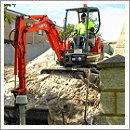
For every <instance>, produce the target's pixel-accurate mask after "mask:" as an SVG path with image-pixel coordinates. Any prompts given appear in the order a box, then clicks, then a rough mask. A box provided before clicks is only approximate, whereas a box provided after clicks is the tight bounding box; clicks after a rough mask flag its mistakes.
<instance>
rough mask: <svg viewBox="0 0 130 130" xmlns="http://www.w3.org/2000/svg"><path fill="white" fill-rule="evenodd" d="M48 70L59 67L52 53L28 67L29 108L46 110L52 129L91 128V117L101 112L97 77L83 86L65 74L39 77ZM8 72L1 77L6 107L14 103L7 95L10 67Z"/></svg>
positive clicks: (10, 86)
mask: <svg viewBox="0 0 130 130" xmlns="http://www.w3.org/2000/svg"><path fill="white" fill-rule="evenodd" d="M51 67H53V68H54V67H60V66H58V65H57V64H56V62H55V61H54V52H53V51H52V49H49V50H48V51H47V52H45V53H44V54H42V55H41V56H39V57H38V58H36V59H34V60H33V61H31V62H29V63H28V64H27V83H26V87H27V96H28V105H34V104H35V106H42V107H45V106H48V108H49V117H48V120H49V124H51V125H62V124H65V125H83V124H86V122H87V124H94V117H95V116H96V115H98V114H99V112H100V109H99V105H100V87H99V85H100V79H99V76H98V75H94V74H92V75H91V80H90V81H88V80H87V83H85V82H84V81H83V80H82V79H77V78H74V77H72V76H71V75H65V74H64V73H60V74H58V75H55V74H43V75H41V74H40V71H41V70H42V69H43V68H51ZM9 68H10V67H5V73H4V78H5V82H4V87H5V93H4V101H5V105H13V102H14V97H13V95H12V94H11V92H10V90H11V89H12V88H13V87H14V77H13V73H12V67H11V69H9ZM10 72H11V73H10ZM10 74H12V76H11V75H10ZM17 85H18V82H17Z"/></svg>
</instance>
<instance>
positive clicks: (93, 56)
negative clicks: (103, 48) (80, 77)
mask: <svg viewBox="0 0 130 130" xmlns="http://www.w3.org/2000/svg"><path fill="white" fill-rule="evenodd" d="M98 56H100V54H98V55H92V56H87V58H95V57H98Z"/></svg>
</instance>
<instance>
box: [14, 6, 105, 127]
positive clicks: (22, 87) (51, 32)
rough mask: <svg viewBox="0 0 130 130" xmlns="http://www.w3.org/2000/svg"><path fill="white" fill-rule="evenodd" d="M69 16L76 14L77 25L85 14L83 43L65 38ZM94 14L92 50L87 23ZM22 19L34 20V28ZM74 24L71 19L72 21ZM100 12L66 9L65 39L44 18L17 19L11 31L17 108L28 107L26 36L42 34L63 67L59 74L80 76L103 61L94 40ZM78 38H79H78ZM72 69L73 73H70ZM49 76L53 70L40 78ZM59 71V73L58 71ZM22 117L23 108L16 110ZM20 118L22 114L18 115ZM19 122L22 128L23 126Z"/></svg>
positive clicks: (20, 17) (49, 70)
mask: <svg viewBox="0 0 130 130" xmlns="http://www.w3.org/2000/svg"><path fill="white" fill-rule="evenodd" d="M69 12H75V13H76V14H77V19H78V21H77V22H80V16H81V14H82V13H85V14H86V16H87V18H86V30H87V31H86V35H85V36H84V38H83V39H82V40H78V41H77V42H79V43H78V45H82V46H80V47H79V46H76V45H77V43H74V42H73V40H72V38H71V39H70V38H69V37H68V35H67V32H68V30H67V20H68V14H69ZM93 13H95V14H96V16H97V18H96V19H97V21H96V22H97V28H96V29H95V31H94V32H93V35H94V38H95V46H93V47H90V46H89V40H88V39H89V35H90V34H89V31H88V20H89V15H90V14H93ZM25 19H28V20H35V23H33V24H26V23H25ZM72 20H73V19H72ZM100 24H101V23H100V12H99V10H98V8H96V7H88V6H84V7H81V8H73V9H66V14H65V20H64V37H63V38H61V37H60V35H59V33H58V30H57V29H56V25H55V23H54V22H53V21H52V20H50V19H49V18H48V16H47V15H27V16H25V15H24V16H23V15H22V16H17V17H16V25H15V31H14V44H13V46H14V48H15V64H14V74H15V78H16V75H18V78H19V87H18V88H16V87H15V88H14V89H13V90H12V93H13V94H14V96H15V97H16V104H19V105H21V106H22V105H25V104H27V99H26V97H24V96H26V44H27V43H26V36H27V33H30V32H34V31H39V30H43V31H45V33H46V35H47V37H48V40H49V42H50V45H51V47H52V49H53V50H54V51H55V54H56V56H57V60H58V63H59V64H60V65H61V66H63V67H64V69H62V70H60V71H62V72H63V73H64V72H68V71H73V73H74V72H83V75H84V77H85V76H86V75H85V73H84V68H88V67H89V68H92V67H93V66H96V63H97V62H98V61H99V60H102V59H103V48H102V43H101V39H100V37H98V36H96V34H97V33H98V31H99V29H100ZM77 37H78V34H77ZM73 68H74V69H73ZM81 68H83V69H81ZM45 71H46V72H47V73H50V72H51V71H54V70H53V68H49V69H48V70H47V69H43V70H42V71H41V74H43V73H44V72H45ZM58 71H59V70H58ZM19 109H20V111H21V113H24V112H23V111H25V110H23V107H21V108H19ZM21 115H22V114H21ZM23 120H24V119H23V116H21V122H22V121H23ZM24 123H25V122H22V123H21V124H24Z"/></svg>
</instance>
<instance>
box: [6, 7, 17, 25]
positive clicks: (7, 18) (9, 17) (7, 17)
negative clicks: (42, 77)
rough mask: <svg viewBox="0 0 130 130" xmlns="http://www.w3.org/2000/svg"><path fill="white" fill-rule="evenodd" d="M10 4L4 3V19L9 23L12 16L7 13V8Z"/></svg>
mask: <svg viewBox="0 0 130 130" xmlns="http://www.w3.org/2000/svg"><path fill="white" fill-rule="evenodd" d="M12 5H14V6H15V5H16V4H12ZM10 6H11V4H4V21H8V23H9V24H11V22H12V16H11V15H9V14H7V11H6V10H7V8H8V7H10Z"/></svg>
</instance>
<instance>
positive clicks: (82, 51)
mask: <svg viewBox="0 0 130 130" xmlns="http://www.w3.org/2000/svg"><path fill="white" fill-rule="evenodd" d="M83 13H85V14H86V20H85V22H86V33H85V35H84V36H81V35H78V34H75V35H76V37H77V38H76V39H77V40H76V41H75V40H74V37H75V36H72V35H71V34H70V36H71V38H70V37H68V33H70V32H69V31H70V28H68V26H71V25H72V26H73V25H76V24H78V23H79V22H80V21H81V15H82V14H83ZM90 18H91V19H93V21H94V23H95V25H96V26H95V28H94V30H93V32H89V30H88V22H89V20H90ZM100 25H101V22H100V12H99V9H98V8H96V7H88V6H84V7H81V8H72V9H66V15H65V21H64V41H65V42H64V44H65V48H66V50H65V53H64V57H63V62H64V65H67V66H69V65H70V66H73V65H81V66H87V65H92V64H93V63H94V64H95V62H96V61H99V59H102V58H103V53H102V52H103V48H102V43H101V39H100V37H97V36H96V34H97V33H98V31H99V29H100ZM71 29H72V28H71ZM73 31H74V30H73ZM92 36H93V37H94V40H95V46H93V47H92V46H90V43H89V41H90V40H89V39H90V37H92Z"/></svg>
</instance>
